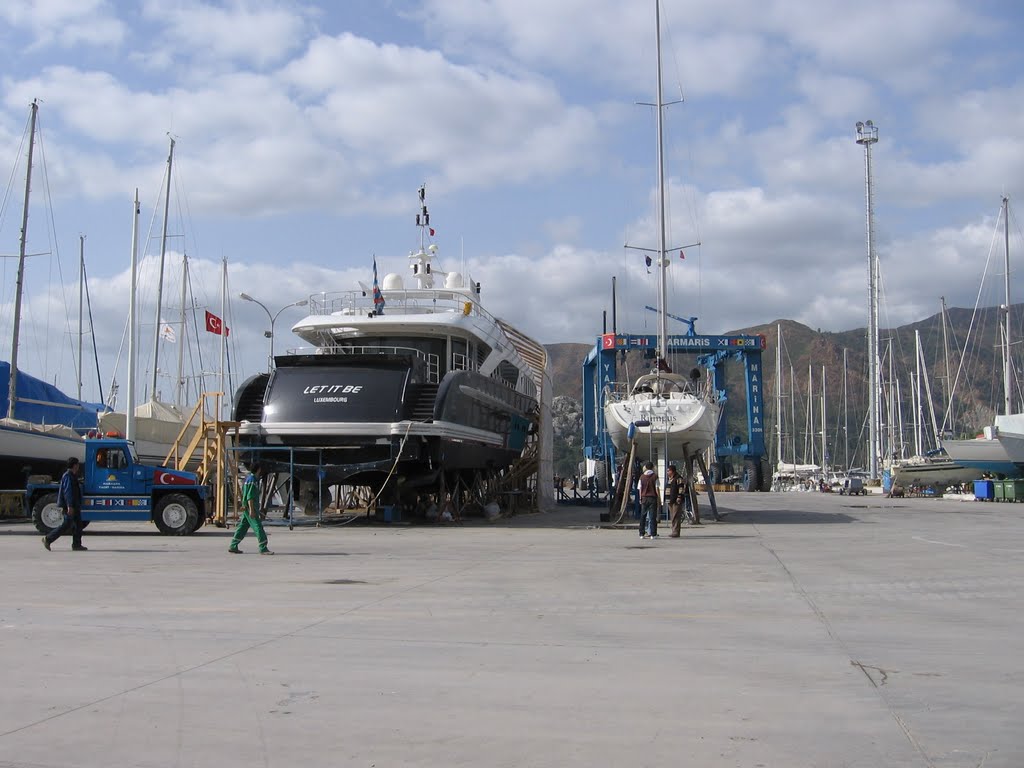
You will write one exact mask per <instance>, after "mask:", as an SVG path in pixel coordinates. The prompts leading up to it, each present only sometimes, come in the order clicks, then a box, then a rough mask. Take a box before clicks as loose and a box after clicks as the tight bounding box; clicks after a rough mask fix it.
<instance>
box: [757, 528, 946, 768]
mask: <svg viewBox="0 0 1024 768" xmlns="http://www.w3.org/2000/svg"><path fill="white" fill-rule="evenodd" d="M753 528H754V530H755V531H756V532H757V535H758V536H759V537H760V544H761V546H762V547H764V548H765V549H766V550H767V551H768V552H769V553H770V554H771V556H772V557H774V558H775V561H776V562H777V563H778V564H779V567H780V568H782V570H783V572H784V573H785V574H786V576H788V577H789V580H790V582H791V583H792V585H793V589H795V590H796V592H797V594H799V595H800V597H802V598H803V599H804V602H806V603H807V605H808V606H809V607H810V609H811V611H813V612H814V615H815V616H817V617H818V621H820V622H821V625H822V626H823V627H824V628H825V631H826V632H827V633H828V636H829V637H830V638H832V640H833V641H835V643H836V645H838V646H839V647H840V648H841V649H842V651H843V653H844V654H845V655H846V658H848V659H849V660H850V663H851V664H852V665H853V666H855V667H859V668H860V670H861V672H863V673H864V675H865V676H866V677H867V678H868V680H870V681H871V685H872V687H873V688H874V689H875V690H876V691H878V695H879V697H880V698H881V700H882V703H883V704H884V705H885V708H886V709H887V710H888V711H889V715H890V716H891V717H892V719H893V720H895V721H896V724H897V725H898V726H899V727H900V730H901V731H903V735H904V736H905V737H906V738H907V741H909V742H910V744H911V746H913V747H914V749H916V750H917V753H918V754H919V755H921V758H922V759H923V760H924V762H925V765H927V766H928V768H935V762H934V761H933V760H932V759H931V758H930V757H929V756H928V753H927V752H925V750H924V746H923V745H922V744H921V742H919V741H918V740H917V738H916V737H915V736H914V733H913V731H911V730H910V726H909V725H907V723H906V721H905V720H904V719H903V718H902V717H900V714H899V712H897V711H896V708H895V707H894V706H893V705H892V702H891V701H889V697H888V696H887V695H886V692H885V690H884V689H883V688H882V686H881V685H880V684H878V683H876V682H875V680H874V678H873V677H872V676H871V675H870V674H869V673H868V671H867V670H868V669H876V670H878V672H879V673H880V674H883V675H884V672H883V670H881V669H880V668H878V667H868V666H867V665H866V664H861V663H860V662H858V661H857V660H856V659H854V658H853V656H852V655H851V654H850V649H849V648H848V647H847V645H846V643H844V642H843V639H842V638H841V637H840V636H839V634H838V633H837V632H836V631H835V630H834V629H833V628H832V624H831V623H830V622H829V620H828V617H827V616H826V615H825V612H824V611H822V610H821V608H819V607H818V604H817V603H816V602H814V598H813V597H811V596H810V594H808V592H807V590H806V589H804V588H803V586H802V585H801V584H800V582H799V581H798V580H797V578H796V576H794V575H793V572H792V571H791V570H789V568H788V567H787V566H786V564H785V563H784V562H783V561H782V558H781V557H779V553H778V552H776V551H775V550H774V549H772V547H771V546H770V545H769V544H768V542H766V541H765V539H764V535H763V534H762V533H761V531H760V530H759V529H758V527H757V526H756V525H755V526H753ZM884 680H885V676H883V682H884Z"/></svg>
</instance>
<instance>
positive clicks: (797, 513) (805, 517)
mask: <svg viewBox="0 0 1024 768" xmlns="http://www.w3.org/2000/svg"><path fill="white" fill-rule="evenodd" d="M723 519H724V520H725V521H728V522H730V523H752V524H754V525H778V524H783V525H834V524H837V523H860V522H863V521H862V520H861V519H860V518H857V517H854V516H853V515H847V514H846V513H844V512H813V511H809V510H808V511H803V510H792V509H758V510H742V511H737V510H728V512H727V516H725V517H724V518H723Z"/></svg>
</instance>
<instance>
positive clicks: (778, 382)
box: [775, 323, 784, 464]
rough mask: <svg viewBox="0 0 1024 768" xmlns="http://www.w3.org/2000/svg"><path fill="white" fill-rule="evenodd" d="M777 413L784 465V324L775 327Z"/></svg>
mask: <svg viewBox="0 0 1024 768" xmlns="http://www.w3.org/2000/svg"><path fill="white" fill-rule="evenodd" d="M775 339H776V341H775V412H776V413H777V414H778V420H777V421H778V423H777V424H776V425H775V444H776V449H775V451H776V455H777V456H778V457H779V458H778V461H779V464H782V461H783V456H782V420H783V416H784V414H783V413H782V324H781V323H778V324H776V326H775Z"/></svg>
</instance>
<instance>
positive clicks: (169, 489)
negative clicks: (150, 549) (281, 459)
mask: <svg viewBox="0 0 1024 768" xmlns="http://www.w3.org/2000/svg"><path fill="white" fill-rule="evenodd" d="M82 467H83V471H82V476H81V483H82V523H83V525H85V524H88V523H90V522H92V521H93V520H113V521H128V520H131V521H138V520H152V521H153V522H154V523H155V524H156V527H157V528H158V529H159V531H160V533H164V534H167V535H170V536H188V535H190V534H193V533H195V532H196V531H197V530H198V529H199V528H200V527H201V526H202V525H203V524H204V523H205V522H206V520H207V517H208V516H209V510H208V508H207V506H208V505H207V500H208V499H209V498H210V496H211V493H210V488H209V487H208V486H206V485H202V484H201V483H200V482H199V478H198V476H197V475H196V474H195V473H194V472H184V471H180V470H175V469H169V468H167V467H154V466H150V465H147V464H142V463H141V462H140V461H139V457H138V454H137V453H136V452H135V444H134V443H132V442H130V441H128V440H125V439H123V438H119V437H100V438H88V439H87V440H86V441H85V461H84V462H83V464H82ZM58 487H59V484H58V483H55V482H52V481H47V482H43V483H29V484H28V486H27V487H26V489H25V513H26V515H29V516H31V517H32V522H33V523H34V524H35V526H36V528H37V529H38V530H39V532H40V533H44V534H45V533H49V532H50V531H52V530H53V529H54V528H56V527H58V526H59V525H60V524H61V522H62V521H63V519H64V514H63V512H61V509H60V507H58V506H57V490H58Z"/></svg>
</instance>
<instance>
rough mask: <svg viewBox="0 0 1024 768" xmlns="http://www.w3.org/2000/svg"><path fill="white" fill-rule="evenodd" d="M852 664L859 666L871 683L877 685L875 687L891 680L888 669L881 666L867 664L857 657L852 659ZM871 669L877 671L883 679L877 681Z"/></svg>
mask: <svg viewBox="0 0 1024 768" xmlns="http://www.w3.org/2000/svg"><path fill="white" fill-rule="evenodd" d="M850 664H852V665H853V666H855V667H857V669H859V670H860V671H861V672H863V673H864V676H865V677H867V679H868V680H870V681H871V684H872V685H873V686H875V688H878V687H879V686H882V685H885V684H886V683H887V682H889V672H888V670H885V669H882V668H881V667H873V666H871V665H870V664H865V663H863V662H860V661H857V660H856V659H850ZM869 669H870V670H872V671H874V672H877V673H878V675H879V677H880V678H881V679H880V680H877V681H876V680H875V678H874V676H873V675H872V674H871V672H868V670H869Z"/></svg>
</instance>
